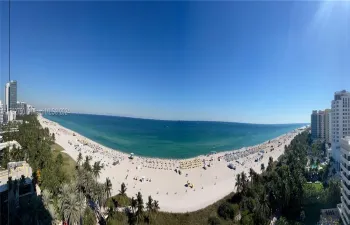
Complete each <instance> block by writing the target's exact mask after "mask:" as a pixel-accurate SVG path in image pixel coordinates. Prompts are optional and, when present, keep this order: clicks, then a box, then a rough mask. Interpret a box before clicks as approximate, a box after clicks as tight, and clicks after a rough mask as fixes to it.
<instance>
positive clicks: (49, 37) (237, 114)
mask: <svg viewBox="0 0 350 225" xmlns="http://www.w3.org/2000/svg"><path fill="white" fill-rule="evenodd" d="M0 4H1V6H0V7H1V66H0V67H1V68H0V73H1V76H0V79H1V80H0V81H1V87H4V84H5V82H6V81H7V77H8V67H7V65H8V46H7V41H8V38H7V34H8V32H7V29H8V26H7V22H8V20H7V16H8V14H7V12H8V11H7V10H8V9H7V6H8V5H7V3H6V2H3V1H2V2H1V3H0ZM11 6H12V7H11V10H12V11H11V46H12V48H11V54H12V55H11V62H12V66H11V74H12V78H13V79H16V80H17V81H18V98H19V100H21V101H26V102H29V103H32V104H33V105H35V106H36V107H37V108H48V107H50V108H51V107H55V108H68V109H69V110H70V111H71V112H84V113H97V114H112V115H122V116H132V117H141V118H157V119H175V120H219V121H237V122H252V123H294V122H309V121H310V114H311V110H313V109H323V108H327V107H330V101H331V100H332V98H333V93H334V92H335V91H338V90H341V89H346V88H348V89H350V85H349V84H350V63H349V62H350V61H349V60H350V22H349V21H350V2H349V1H318V2H315V1H295V2H293V1H288V2H285V1H248V2H242V1H237V2H109V1H107V2H80V1H76V2H74V1H64V2H44V1H37V2H13V3H12V5H11ZM0 93H1V95H0V97H1V99H2V100H3V91H1V92H0Z"/></svg>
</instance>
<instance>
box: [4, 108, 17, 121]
mask: <svg viewBox="0 0 350 225" xmlns="http://www.w3.org/2000/svg"><path fill="white" fill-rule="evenodd" d="M5 119H6V122H7V123H8V122H11V121H13V120H16V111H12V110H10V111H8V112H6V116H5Z"/></svg>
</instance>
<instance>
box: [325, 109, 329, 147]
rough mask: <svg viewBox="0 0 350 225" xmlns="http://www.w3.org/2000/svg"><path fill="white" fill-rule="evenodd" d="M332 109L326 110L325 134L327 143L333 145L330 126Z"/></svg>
mask: <svg viewBox="0 0 350 225" xmlns="http://www.w3.org/2000/svg"><path fill="white" fill-rule="evenodd" d="M330 111H331V110H330V109H325V110H324V132H325V140H326V143H331V140H330V138H329V133H330V129H331V125H330V120H331V119H330Z"/></svg>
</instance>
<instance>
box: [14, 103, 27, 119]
mask: <svg viewBox="0 0 350 225" xmlns="http://www.w3.org/2000/svg"><path fill="white" fill-rule="evenodd" d="M16 115H19V116H23V115H27V103H25V102H17V110H16Z"/></svg>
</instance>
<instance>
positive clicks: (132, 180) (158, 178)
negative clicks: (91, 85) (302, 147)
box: [38, 115, 302, 213]
mask: <svg viewBox="0 0 350 225" xmlns="http://www.w3.org/2000/svg"><path fill="white" fill-rule="evenodd" d="M38 120H39V122H40V124H41V126H42V127H43V128H45V127H48V129H49V131H50V134H51V133H55V139H56V141H55V142H56V143H58V144H59V145H61V146H62V147H63V148H64V149H65V150H64V152H65V153H67V154H68V155H70V156H71V157H72V158H73V159H74V160H76V158H77V156H78V154H79V152H80V153H82V155H83V158H85V156H91V157H92V160H91V163H94V162H95V161H101V163H103V165H104V168H103V169H102V171H101V176H100V177H99V179H98V180H99V181H100V182H104V181H105V180H106V178H107V177H109V178H110V179H111V181H112V195H116V194H118V193H119V189H120V185H121V183H123V182H124V183H125V184H126V187H127V191H126V193H127V195H128V196H129V197H131V196H134V195H135V194H136V193H137V192H138V191H140V192H141V193H142V195H143V198H144V200H145V201H146V200H147V197H148V196H149V195H151V196H152V198H153V199H156V200H158V201H159V205H160V210H161V211H165V212H177V213H184V212H191V211H197V210H199V209H202V208H205V207H207V206H208V205H211V204H213V203H214V202H216V201H218V200H220V199H222V198H223V197H225V196H227V195H228V194H230V193H231V192H233V191H235V189H236V188H235V183H236V181H235V180H236V175H237V174H238V173H241V172H245V173H246V174H248V172H249V169H250V168H252V169H254V170H255V171H256V172H257V173H261V164H262V163H264V165H265V168H266V167H267V164H268V159H269V157H270V156H271V157H273V160H274V161H275V160H277V159H278V157H279V156H280V155H282V154H283V152H284V145H289V143H290V141H291V140H293V139H294V137H295V136H296V135H297V134H298V133H300V132H302V130H293V131H292V132H289V133H287V134H283V135H281V136H279V137H276V138H274V139H271V140H269V141H266V142H263V143H261V144H258V145H255V146H250V147H245V148H242V149H239V150H230V151H224V152H217V153H216V154H211V155H208V154H207V155H199V156H197V157H192V158H188V159H160V158H152V157H143V156H134V159H132V160H131V159H129V158H128V157H129V154H127V153H124V152H120V151H118V150H114V149H112V148H108V147H105V146H103V145H101V144H99V143H97V142H94V141H92V140H90V139H88V138H86V137H84V136H82V135H80V134H79V133H77V132H74V131H72V130H70V129H67V128H65V127H63V126H61V125H60V124H58V123H56V122H53V121H50V120H48V119H46V118H44V117H42V115H38ZM73 134H75V135H73ZM262 152H263V153H262ZM117 162H118V163H117ZM229 164H232V165H234V167H235V170H233V169H229V168H228V165H229ZM204 166H205V169H204ZM179 170H180V171H181V174H180V173H179V172H178V171H179ZM175 171H177V172H175ZM187 183H190V184H191V186H192V188H191V187H186V184H187Z"/></svg>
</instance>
